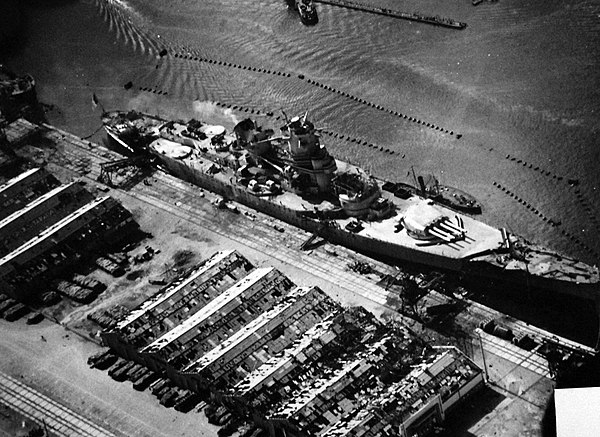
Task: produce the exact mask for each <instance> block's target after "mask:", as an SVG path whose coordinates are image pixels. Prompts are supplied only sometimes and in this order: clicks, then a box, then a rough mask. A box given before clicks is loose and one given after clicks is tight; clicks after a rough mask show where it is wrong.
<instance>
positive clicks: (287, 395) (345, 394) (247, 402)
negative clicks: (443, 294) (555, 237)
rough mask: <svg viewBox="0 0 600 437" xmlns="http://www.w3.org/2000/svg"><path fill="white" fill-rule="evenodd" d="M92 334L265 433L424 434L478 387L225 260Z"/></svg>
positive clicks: (462, 367) (361, 322) (474, 372)
mask: <svg viewBox="0 0 600 437" xmlns="http://www.w3.org/2000/svg"><path fill="white" fill-rule="evenodd" d="M102 337H103V339H104V341H105V342H106V344H108V345H109V346H110V347H111V348H112V349H113V350H114V351H115V352H117V353H118V354H119V355H120V356H122V357H124V358H127V359H130V360H134V361H136V362H138V363H141V364H143V365H145V366H147V367H149V368H150V369H152V370H155V371H157V372H158V373H160V374H161V375H163V377H164V378H167V379H168V380H170V382H171V383H172V384H174V385H176V386H178V387H180V388H183V389H188V390H191V391H193V392H196V393H203V394H210V395H211V398H212V399H213V400H214V401H215V402H218V403H219V404H221V405H222V406H224V407H225V408H227V409H228V410H229V411H230V412H231V413H232V414H235V415H238V416H241V417H243V418H245V419H246V420H248V421H253V422H254V423H255V424H256V425H258V426H260V427H262V428H263V429H264V430H266V431H267V432H268V433H269V434H270V435H272V436H283V435H286V436H298V437H308V436H342V435H343V436H346V435H347V436H355V435H356V436H358V435H365V436H366V435H368V436H375V435H394V436H414V435H425V433H427V432H428V431H430V430H431V429H433V427H434V426H435V425H436V424H439V423H441V421H443V420H444V417H445V414H446V412H447V411H448V410H449V409H450V408H452V407H453V406H455V405H456V404H457V403H458V402H459V401H460V400H461V399H463V398H464V397H466V396H468V395H469V394H470V393H471V392H472V391H474V390H475V389H477V387H479V386H480V385H481V384H482V383H483V376H482V373H481V369H479V368H478V367H477V366H476V365H475V364H474V363H473V362H472V361H471V360H469V359H468V358H467V357H466V356H464V355H463V354H461V353H460V352H459V351H458V350H456V349H454V348H435V347H432V346H431V345H429V344H427V343H425V342H423V341H421V340H420V339H419V338H417V337H416V336H415V335H414V334H413V333H411V332H410V331H409V330H408V329H407V328H406V327H404V326H402V325H399V324H398V323H390V324H382V323H381V322H380V321H378V320H377V319H376V318H375V317H374V316H373V315H372V314H370V313H368V312H367V311H366V310H364V309H362V308H342V307H340V306H339V305H338V304H336V303H335V302H334V301H332V300H331V299H330V298H329V297H328V296H326V295H325V293H323V291H321V290H320V289H319V288H318V287H297V286H295V285H294V284H293V283H292V282H291V281H290V280H289V279H288V278H286V277H285V276H284V275H283V274H281V273H280V272H279V271H277V270H276V269H274V268H268V267H267V268H254V267H253V266H252V265H251V264H250V262H248V260H246V259H245V258H244V257H243V256H242V255H240V254H239V253H238V252H236V251H224V252H219V253H217V254H215V255H214V256H212V257H210V258H209V259H207V260H205V261H203V262H202V263H200V264H199V265H198V266H197V267H195V268H193V269H191V270H190V271H188V272H186V273H184V274H183V275H181V276H180V277H179V278H177V279H176V280H175V281H174V282H173V283H171V284H169V285H167V286H165V287H163V289H162V290H159V292H158V293H157V294H156V295H155V296H154V297H152V298H150V299H148V300H147V301H146V302H144V303H142V304H141V305H140V306H139V307H137V308H136V309H134V310H132V311H131V312H130V313H129V314H128V315H126V316H125V317H124V318H123V319H122V320H121V321H119V322H117V323H116V324H115V328H114V329H112V330H111V331H108V332H104V333H102Z"/></svg>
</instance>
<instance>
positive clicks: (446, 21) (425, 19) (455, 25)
mask: <svg viewBox="0 0 600 437" xmlns="http://www.w3.org/2000/svg"><path fill="white" fill-rule="evenodd" d="M315 3H325V4H328V5H332V6H339V7H341V8H346V9H354V10H356V11H362V12H369V13H371V14H378V15H385V16H387V17H393V18H401V19H403V20H410V21H419V22H421V23H427V24H433V25H435V26H443V27H450V28H452V29H458V30H462V29H464V28H465V27H467V23H463V22H462V21H456V20H453V19H451V18H446V17H440V16H437V15H435V16H431V15H423V14H420V13H418V12H413V13H407V12H400V11H394V10H392V9H386V8H379V7H377V6H371V5H365V4H362V3H354V2H349V1H347V0H315Z"/></svg>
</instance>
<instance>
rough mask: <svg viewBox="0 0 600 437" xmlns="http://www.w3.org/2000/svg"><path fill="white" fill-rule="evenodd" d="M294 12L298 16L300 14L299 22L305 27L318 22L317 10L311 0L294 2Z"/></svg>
mask: <svg viewBox="0 0 600 437" xmlns="http://www.w3.org/2000/svg"><path fill="white" fill-rule="evenodd" d="M296 10H297V11H298V14H300V21H302V23H304V24H306V25H307V26H310V25H314V24H317V23H318V22H319V16H318V15H317V8H316V7H315V5H314V4H313V1H312V0H296Z"/></svg>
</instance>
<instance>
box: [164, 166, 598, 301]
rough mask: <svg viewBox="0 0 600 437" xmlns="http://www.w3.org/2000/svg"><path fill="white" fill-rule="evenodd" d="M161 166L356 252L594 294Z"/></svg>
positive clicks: (593, 287) (586, 287)
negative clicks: (334, 221) (332, 221)
mask: <svg viewBox="0 0 600 437" xmlns="http://www.w3.org/2000/svg"><path fill="white" fill-rule="evenodd" d="M153 155H154V156H156V158H157V160H158V161H159V162H160V163H161V164H162V166H163V167H164V168H165V169H166V170H167V171H168V172H169V173H171V174H172V175H174V176H176V177H177V178H179V179H183V180H185V181H187V182H190V183H192V184H194V185H197V186H199V187H202V188H204V189H207V190H209V191H212V192H214V193H217V194H219V195H221V196H223V197H225V198H227V199H230V200H234V201H236V202H239V203H241V204H244V205H246V206H248V207H250V208H252V209H255V210H257V211H260V212H263V213H265V214H267V215H270V216H273V217H276V218H278V219H280V220H283V221H285V222H286V223H289V224H291V225H294V226H297V227H299V228H301V229H304V230H305V231H308V232H311V233H315V234H317V235H319V236H321V237H323V238H325V239H327V240H328V241H329V242H331V243H335V244H339V245H341V246H345V247H348V248H349V249H352V250H355V251H357V252H361V253H365V254H370V255H375V256H377V257H385V258H388V259H394V260H400V261H405V262H409V263H412V264H419V265H423V266H427V267H430V268H435V269H441V270H445V271H453V272H457V273H462V274H467V275H469V276H475V277H481V278H482V279H488V280H495V281H499V282H502V283H505V284H512V285H515V286H519V287H523V288H524V289H525V288H527V287H529V288H532V289H539V290H547V291H551V292H555V293H561V294H566V295H571V296H577V297H582V298H585V299H589V300H595V299H596V298H597V295H598V285H597V284H593V283H592V284H587V283H575V282H567V281H561V280H556V279H552V278H544V277H540V276H535V275H530V274H527V273H526V272H525V271H524V270H507V269H504V268H502V267H500V266H496V265H494V264H492V263H489V262H485V261H470V260H465V259H458V258H449V257H445V256H442V255H437V254H432V253H427V252H422V251H419V250H415V249H413V248H410V247H403V246H400V245H397V244H393V243H390V242H387V241H384V240H377V239H373V238H371V237H365V236H362V235H360V234H355V233H351V232H348V231H346V230H344V229H342V228H339V227H326V226H324V225H323V223H322V222H320V221H318V220H315V219H311V218H309V217H306V216H305V215H303V214H302V211H295V210H292V209H290V208H287V207H284V206H283V205H281V204H279V203H277V201H276V200H275V201H272V200H269V199H267V198H262V197H259V196H254V195H253V194H251V193H249V192H248V190H247V189H246V188H245V187H241V186H240V187H238V186H236V185H231V184H227V183H225V182H223V181H220V180H219V179H217V178H215V177H213V176H210V175H208V174H205V173H203V172H201V171H198V170H197V169H194V168H191V167H190V166H188V165H187V164H186V163H185V162H183V161H179V160H176V159H173V158H170V157H168V156H164V155H160V154H153Z"/></svg>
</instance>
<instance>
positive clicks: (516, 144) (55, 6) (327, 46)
mask: <svg viewBox="0 0 600 437" xmlns="http://www.w3.org/2000/svg"><path fill="white" fill-rule="evenodd" d="M362 3H369V4H373V5H377V6H382V7H388V8H392V9H397V10H401V11H406V12H415V11H419V12H422V13H425V14H428V15H440V16H446V17H450V18H453V19H455V20H459V21H464V22H466V23H467V24H468V27H467V28H466V29H465V30H462V31H457V30H453V29H448V28H442V27H435V26H431V25H428V24H422V23H415V22H409V21H403V20H398V19H393V18H387V17H382V16H378V15H371V14H366V13H361V12H357V11H351V10H346V9H341V8H338V7H334V6H328V5H323V4H318V5H317V8H318V13H319V23H318V24H317V25H316V26H313V27H306V26H304V25H302V24H301V22H300V20H299V18H298V16H297V14H296V13H295V12H294V11H292V10H290V9H289V8H288V5H287V2H286V0H261V1H255V0H253V1H250V0H202V1H198V0H170V1H168V2H165V1H161V0H79V1H32V0H30V1H25V2H23V15H24V28H23V34H24V35H25V37H24V38H22V39H21V42H20V44H19V45H18V46H16V47H13V50H12V51H11V54H10V55H8V56H4V59H2V60H1V61H2V62H6V63H8V64H9V65H10V66H11V67H12V68H13V69H15V70H17V71H19V72H29V73H31V74H32V75H34V76H35V77H36V79H37V81H38V84H39V86H38V95H39V97H40V100H41V101H43V102H44V103H51V104H54V105H55V107H54V108H53V109H52V110H50V111H49V112H48V114H47V116H48V119H49V121H50V123H52V124H55V125H57V126H59V127H61V128H65V129H67V130H70V131H73V132H74V133H76V134H79V135H81V136H84V135H88V134H90V133H92V132H93V131H95V130H96V129H97V128H98V127H99V125H100V112H101V111H100V109H99V108H95V109H94V108H93V106H92V102H91V100H92V99H91V96H92V93H95V94H96V95H97V96H98V99H99V101H100V103H101V105H102V106H103V107H104V108H106V109H107V110H109V109H121V108H134V109H138V110H143V111H148V112H152V113H157V114H160V115H163V116H167V117H169V116H176V117H182V118H191V117H196V118H200V119H206V120H210V121H218V122H221V123H225V124H227V125H228V127H232V124H233V121H234V119H233V117H232V116H231V115H230V114H227V113H223V112H222V110H221V109H220V108H219V107H217V106H216V105H214V104H212V103H211V102H222V103H226V104H231V105H238V106H243V107H248V108H253V109H258V110H260V111H263V113H264V112H266V111H273V112H275V113H276V114H280V110H281V109H283V110H284V111H286V113H287V114H295V113H303V112H304V111H309V116H310V118H312V119H313V120H314V121H315V122H316V124H317V125H318V126H320V127H323V128H327V129H329V130H331V131H335V132H338V133H341V134H344V135H348V136H350V137H352V138H357V139H360V140H361V141H363V140H364V141H366V142H368V143H372V144H375V145H376V146H377V148H370V147H367V146H366V145H364V144H362V143H357V142H352V141H347V140H345V139H343V140H342V139H339V138H338V139H336V138H333V137H331V136H324V137H323V143H325V144H326V145H327V147H328V148H329V150H330V152H331V153H332V154H334V155H335V156H336V157H338V158H340V159H344V160H347V161H351V162H353V163H355V164H358V165H361V166H363V167H365V168H366V169H368V170H370V171H371V172H372V173H373V174H375V175H376V176H379V177H383V178H387V179H389V180H393V181H404V182H412V177H410V176H409V171H410V170H411V167H414V170H415V172H416V173H417V174H435V175H436V176H437V177H438V179H439V180H440V182H441V183H443V184H446V185H451V186H456V187H460V188H462V189H464V190H465V191H467V192H469V193H471V194H473V195H474V196H475V197H476V198H477V199H478V200H479V201H480V202H481V203H482V204H483V207H484V212H483V215H482V217H481V218H482V220H483V221H485V222H487V223H490V224H491V225H494V226H497V227H506V228H507V229H509V230H512V231H513V232H514V233H517V234H520V235H522V236H524V237H525V238H527V239H529V240H531V241H535V242H538V243H540V244H542V245H544V246H547V247H550V248H552V249H555V250H558V251H561V252H564V253H566V254H569V255H573V256H575V257H577V258H579V259H582V260H585V261H586V262H588V263H591V264H596V263H597V262H598V257H599V255H598V253H600V235H599V230H600V207H599V205H600V173H599V171H598V168H599V163H600V143H599V140H598V138H599V135H598V134H599V133H600V120H599V115H600V68H599V67H600V2H598V1H581V0H571V1H557V0H531V1H527V2H522V1H519V0H500V1H498V2H495V3H488V2H483V3H482V4H480V5H479V6H477V7H473V6H472V5H471V2H470V0H450V1H442V0H421V1H416V0H409V1H402V2H398V1H394V0H362ZM163 49H167V50H168V54H167V55H166V56H160V52H161V50H163ZM176 54H177V55H178V56H175V55H176ZM184 56H185V57H184ZM196 59H197V60H196ZM230 63H233V64H236V65H238V67H232V66H229V64H230ZM240 66H243V67H244V68H239V67H240ZM265 70H268V71H269V72H265ZM299 75H303V76H304V79H300V78H299ZM308 79H310V81H311V82H312V81H316V82H318V83H320V84H323V85H325V86H326V87H331V90H330V89H328V88H323V87H320V86H316V85H314V84H313V83H311V82H309V80H308ZM128 81H131V82H132V83H133V87H132V88H131V89H129V90H125V89H124V87H123V84H125V83H127V82H128ZM141 88H143V89H152V91H143V90H141ZM335 90H338V91H340V92H343V93H347V94H349V95H351V96H354V97H355V98H354V99H353V98H351V97H348V96H345V95H343V94H340V92H336V91H335ZM365 101H366V102H371V103H373V104H374V105H379V106H380V107H382V108H383V109H384V110H381V109H377V108H376V107H373V106H371V105H368V104H366V103H364V102H365ZM387 110H390V111H392V113H390V112H389V111H387ZM394 112H397V113H399V114H401V115H400V116H398V115H395V114H394ZM404 115H406V116H407V117H406V118H405V117H404ZM410 117H412V118H415V119H418V120H421V121H422V123H417V122H415V121H411V120H410ZM259 119H261V117H259ZM427 123H429V124H430V125H433V126H437V127H441V128H442V129H443V130H442V131H440V130H439V129H435V128H431V127H428V126H427ZM446 130H447V131H448V132H450V131H451V132H452V133H453V134H452V135H451V134H449V133H446ZM458 136H460V138H458ZM93 138H94V139H95V140H97V141H101V139H102V138H103V133H102V132H99V133H97V134H96V135H95V136H94V137H93ZM381 148H383V149H384V150H385V149H389V150H391V151H394V154H390V153H385V152H384V151H381V150H380V149H381ZM513 158H514V160H513ZM569 182H571V183H569ZM499 185H500V186H503V187H505V188H506V189H508V190H510V191H511V192H513V193H515V194H516V195H517V196H519V198H521V199H522V202H519V201H517V200H515V198H514V197H511V196H509V195H507V194H506V192H504V191H502V190H501V189H499V188H498V186H499ZM527 205H529V206H527ZM534 209H535V210H537V211H538V213H535V211H534ZM542 216H544V217H546V219H543V218H542ZM548 219H552V220H554V221H556V222H560V225H559V226H552V225H551V223H549V221H548Z"/></svg>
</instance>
